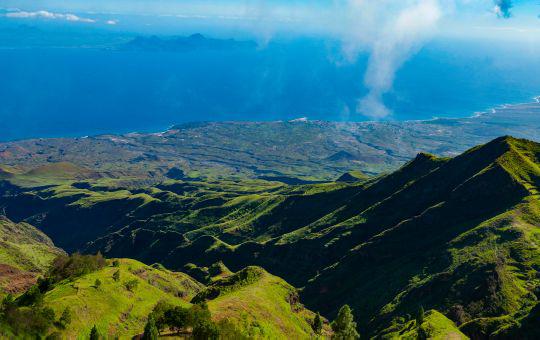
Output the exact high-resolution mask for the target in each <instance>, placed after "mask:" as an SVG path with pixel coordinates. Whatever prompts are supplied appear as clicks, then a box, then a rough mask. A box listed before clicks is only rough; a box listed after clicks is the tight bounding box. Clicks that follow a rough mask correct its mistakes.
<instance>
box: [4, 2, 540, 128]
mask: <svg viewBox="0 0 540 340" xmlns="http://www.w3.org/2000/svg"><path fill="white" fill-rule="evenodd" d="M0 8H3V11H4V12H3V14H0V15H3V16H4V19H5V20H19V21H20V20H26V21H33V22H40V21H41V22H43V21H60V22H65V23H68V24H72V25H87V26H100V27H109V28H111V29H113V28H114V29H118V30H131V31H137V30H139V31H145V32H151V33H164V34H171V33H177V34H178V33H182V32H190V31H191V32H193V31H194V30H197V31H202V33H207V34H208V33H209V34H212V35H216V36H219V35H223V36H226V37H230V36H235V35H237V36H245V35H247V36H250V37H253V38H255V39H257V40H258V42H259V43H260V45H261V46H264V45H265V44H266V43H267V42H269V41H270V40H272V39H274V38H276V37H290V36H322V37H331V38H332V39H336V40H338V41H340V42H341V49H342V59H343V60H342V62H354V61H355V60H356V59H357V58H358V56H359V55H361V54H366V53H367V54H369V62H368V67H367V70H366V73H365V74H364V75H362V81H363V83H364V85H365V86H366V88H367V89H368V90H369V91H368V94H367V95H366V96H365V97H363V98H359V100H358V105H357V108H356V110H357V111H358V112H359V113H362V114H364V115H368V116H370V117H371V118H373V119H380V118H384V117H387V116H389V115H390V114H391V113H390V111H389V110H388V109H387V108H386V107H385V105H384V103H383V100H382V98H383V97H384V95H385V94H386V93H388V92H389V91H390V90H391V88H392V86H393V83H394V78H395V76H396V72H397V71H398V70H399V69H400V68H401V66H402V65H403V64H404V63H405V62H406V61H407V60H408V59H410V58H411V56H413V55H415V54H416V53H417V52H418V51H419V50H420V49H421V48H422V46H424V45H425V44H426V43H427V42H428V41H430V40H431V39H434V38H440V37H452V38H457V39H483V40H490V39H491V40H498V41H508V42H513V43H515V42H523V43H526V44H530V45H535V46H538V44H539V43H540V1H539V0H289V1H286V0H271V1H268V0H267V1H264V0H92V1H88V0H69V1H66V0H31V1H30V0H0Z"/></svg>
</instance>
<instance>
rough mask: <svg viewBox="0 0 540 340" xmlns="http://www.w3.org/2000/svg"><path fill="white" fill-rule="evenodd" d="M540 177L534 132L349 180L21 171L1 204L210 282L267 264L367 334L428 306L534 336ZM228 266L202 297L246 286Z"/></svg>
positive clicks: (316, 306) (79, 238)
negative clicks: (34, 182)
mask: <svg viewBox="0 0 540 340" xmlns="http://www.w3.org/2000/svg"><path fill="white" fill-rule="evenodd" d="M539 186H540V144H538V143H535V142H532V141H527V140H523V139H516V138H513V137H500V138H497V139H495V140H493V141H491V142H489V143H487V144H484V145H480V146H477V147H474V148H472V149H470V150H468V151H466V152H464V153H463V154H461V155H459V156H456V157H454V158H439V157H436V156H433V155H430V154H426V153H420V154H418V155H417V157H416V158H414V159H413V160H411V161H409V162H408V163H406V164H404V165H403V166H402V167H401V168H400V169H398V170H397V171H395V172H392V173H390V174H386V175H381V176H378V177H374V178H370V179H366V180H363V181H358V182H351V183H348V182H325V183H318V184H306V185H293V186H290V185H283V184H279V183H275V182H273V183H272V182H268V181H263V180H248V179H244V180H237V179H234V180H214V181H212V180H203V181H201V180H199V181H188V180H167V181H164V182H161V183H160V184H157V185H153V184H149V186H143V187H141V186H140V185H137V186H132V187H130V186H119V185H118V183H115V181H111V180H110V179H104V178H99V179H86V180H84V181H81V180H75V179H69V180H68V179H65V180H64V181H62V182H60V183H56V184H48V185H47V186H28V185H26V184H25V185H20V183H19V184H18V179H17V178H16V177H15V178H9V179H5V180H4V181H3V184H2V185H0V188H3V189H1V190H2V191H1V194H0V207H2V208H3V209H4V210H5V211H6V215H7V216H9V217H10V218H11V219H12V220H14V221H26V222H29V223H31V224H34V225H36V226H37V227H39V228H40V229H41V230H43V231H44V232H45V233H47V234H48V235H49V236H50V237H51V238H52V239H53V240H54V241H55V243H56V244H58V245H59V246H61V247H63V248H65V249H66V250H68V251H69V252H72V251H75V250H81V251H84V252H88V253H95V252H97V251H101V252H102V253H103V254H105V255H106V256H108V257H130V258H134V259H137V260H140V261H143V262H145V263H154V262H159V263H162V264H163V265H165V266H166V267H167V268H171V269H173V270H182V269H183V268H184V267H185V266H186V265H188V267H189V268H192V269H193V270H195V269H197V268H199V269H197V270H199V271H201V273H202V274H201V277H202V278H204V279H205V280H206V279H208V277H210V276H209V275H210V274H209V273H210V267H211V266H212V265H213V264H214V263H216V262H218V261H222V263H223V264H224V266H223V268H230V270H231V271H232V272H236V273H242V271H243V270H245V269H244V268H246V267H248V268H250V267H249V266H258V267H261V268H264V269H265V270H266V271H268V272H269V273H272V276H276V277H281V278H283V279H285V280H286V281H287V282H290V283H291V284H292V285H293V286H295V287H301V288H302V289H301V290H300V296H299V298H300V300H301V301H302V302H303V303H305V305H306V307H307V308H309V309H310V310H312V311H320V312H321V313H322V314H323V315H324V316H326V317H328V318H329V319H332V318H334V317H335V315H336V313H337V311H338V309H339V308H340V307H341V306H342V305H344V304H349V305H350V306H351V307H352V308H353V310H354V313H355V316H356V319H357V322H358V329H359V330H360V331H361V334H362V335H363V336H375V337H377V336H388V337H392V336H396V334H401V335H402V336H405V334H417V333H418V332H424V331H427V330H428V329H430V328H429V327H431V326H429V325H426V327H425V328H426V329H424V327H423V326H422V327H419V325H415V324H414V315H416V314H417V312H418V309H419V308H420V306H422V307H423V308H425V309H426V310H427V311H430V312H428V313H427V314H429V316H430V317H432V318H433V320H432V321H431V322H432V323H433V324H438V325H439V326H437V327H435V328H436V329H435V330H432V331H430V332H432V334H437V329H447V331H446V333H445V332H443V333H444V334H448V332H450V333H452V334H457V335H458V336H462V334H461V333H460V332H462V333H464V334H465V335H467V336H469V337H471V338H475V339H483V338H488V337H490V338H505V337H506V338H512V337H515V336H519V337H526V336H529V337H532V338H534V337H533V335H534V334H535V333H534V332H535V327H536V326H535V325H536V324H537V323H536V321H535V315H537V313H538V312H537V310H538V307H537V306H538V297H539V296H538V292H539V291H540V282H539V281H538V279H537V276H538V270H539V269H540V256H539V254H538V250H537V249H538V242H539V241H540V240H539V239H538V235H539V233H538V226H539V225H540V201H539V196H538V195H539V191H538V188H539ZM66 230H69V231H70V233H66V232H65V231H66ZM75 235H76V236H75ZM225 266H226V267H225ZM204 267H207V269H200V268H204ZM223 268H222V269H221V270H220V272H222V273H228V270H225V269H223ZM256 272H257V271H255V273H256ZM194 273H195V271H194ZM204 273H206V274H204ZM194 275H195V274H194ZM223 275H224V276H223V278H222V279H220V280H221V281H220V284H221V285H223V286H220V285H219V284H214V283H212V282H211V281H209V282H208V284H209V286H208V288H207V289H206V293H204V294H203V296H200V297H199V298H200V299H204V300H208V304H209V305H210V307H211V309H212V305H213V304H214V303H217V302H216V301H222V299H225V298H227V297H228V296H229V294H227V293H226V291H227V289H228V288H227V287H229V286H233V287H236V288H239V289H240V290H242V289H244V288H245V287H244V286H242V285H239V286H235V285H236V283H234V282H236V281H234V279H233V278H234V277H235V276H232V277H231V276H230V274H223ZM269 275H270V274H269ZM248 276H249V275H248ZM255 276H257V275H255ZM228 280H232V281H233V282H232V283H230V284H228V283H227V282H228ZM250 280H251V279H249V280H247V281H250ZM240 281H242V280H240ZM254 282H258V281H257V280H256V279H255V281H254ZM248 286H249V285H248ZM236 288H235V289H236ZM224 292H225V293H224ZM223 293H224V294H223ZM262 293H263V292H262V291H261V292H259V294H262ZM239 298H240V297H239ZM240 299H241V298H240ZM295 299H296V298H295ZM260 318H261V317H260V316H256V317H255V319H257V320H259V321H260ZM454 323H455V324H454ZM302 327H303V326H302ZM302 327H300V329H303V328H302ZM457 327H459V330H458V329H457ZM263 328H264V327H263ZM272 332H274V331H270V333H268V334H273V333H272ZM396 332H397V333H396ZM411 332H412V333H411ZM415 332H416V333H415ZM428 333H429V332H428ZM392 334H394V335H392ZM430 334H431V333H430ZM433 336H435V335H433Z"/></svg>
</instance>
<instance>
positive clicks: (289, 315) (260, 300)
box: [208, 267, 315, 339]
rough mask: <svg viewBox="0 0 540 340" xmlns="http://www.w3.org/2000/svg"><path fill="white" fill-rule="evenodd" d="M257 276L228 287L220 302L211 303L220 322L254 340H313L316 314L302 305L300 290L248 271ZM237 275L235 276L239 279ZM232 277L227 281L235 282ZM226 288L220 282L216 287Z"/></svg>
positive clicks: (254, 270)
mask: <svg viewBox="0 0 540 340" xmlns="http://www.w3.org/2000/svg"><path fill="white" fill-rule="evenodd" d="M246 271H250V272H251V273H253V275H251V276H250V279H249V280H244V281H243V282H242V283H241V284H235V285H232V286H230V285H226V287H227V289H225V290H224V291H223V292H222V293H221V294H220V295H219V296H218V297H217V298H215V299H212V300H210V301H208V306H209V308H210V311H211V312H212V315H213V318H214V319H215V320H216V321H219V320H222V319H227V320H229V321H231V322H232V323H233V324H235V325H236V327H237V328H239V329H240V330H241V331H242V333H244V334H246V335H248V336H249V337H250V338H261V339H291V338H294V339H309V338H313V337H314V334H313V331H312V329H311V326H310V322H311V321H312V320H313V318H314V316H315V314H314V313H313V312H311V311H309V310H307V309H305V308H304V307H303V306H302V305H301V304H300V303H299V301H298V295H297V293H296V289H295V288H293V287H292V286H291V285H289V284H288V283H286V282H285V281H284V280H283V279H281V278H279V277H276V276H273V275H271V274H269V273H268V272H266V271H264V270H263V269H261V268H256V267H248V268H246V269H244V270H243V271H241V272H239V273H240V274H241V273H243V272H246ZM239 273H236V274H235V275H238V274H239ZM231 278H232V277H228V278H227V279H224V280H228V281H229V282H230V281H233V280H234V279H233V280H231ZM220 284H221V285H223V282H220V281H216V282H215V283H214V284H213V286H219V285H220Z"/></svg>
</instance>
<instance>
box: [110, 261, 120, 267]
mask: <svg viewBox="0 0 540 340" xmlns="http://www.w3.org/2000/svg"><path fill="white" fill-rule="evenodd" d="M112 266H113V267H120V261H118V260H113V261H112Z"/></svg>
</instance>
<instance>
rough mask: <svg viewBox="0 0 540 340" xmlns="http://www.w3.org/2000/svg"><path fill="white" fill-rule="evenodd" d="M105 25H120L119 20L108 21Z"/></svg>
mask: <svg viewBox="0 0 540 340" xmlns="http://www.w3.org/2000/svg"><path fill="white" fill-rule="evenodd" d="M105 23H106V24H107V25H116V24H118V20H107V21H106V22H105Z"/></svg>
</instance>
